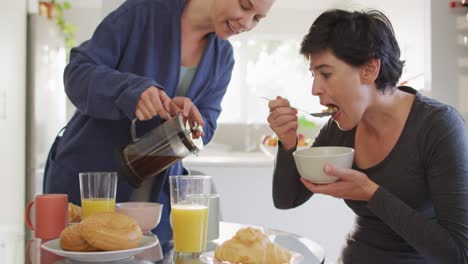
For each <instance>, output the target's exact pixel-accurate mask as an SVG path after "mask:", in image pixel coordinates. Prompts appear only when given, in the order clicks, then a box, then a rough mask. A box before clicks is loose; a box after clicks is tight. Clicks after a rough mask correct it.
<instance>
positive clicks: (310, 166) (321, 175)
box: [293, 146, 354, 184]
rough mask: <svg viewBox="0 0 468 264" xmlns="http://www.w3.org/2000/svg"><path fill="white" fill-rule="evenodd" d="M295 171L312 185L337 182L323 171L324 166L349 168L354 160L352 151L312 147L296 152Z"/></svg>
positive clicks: (338, 148) (329, 147) (342, 148)
mask: <svg viewBox="0 0 468 264" xmlns="http://www.w3.org/2000/svg"><path fill="white" fill-rule="evenodd" d="M293 156H294V161H295V163H296V167H297V170H298V171H299V174H300V175H301V177H303V178H305V179H307V180H308V181H310V182H312V183H317V184H326V183H332V182H335V181H337V180H338V177H334V176H328V175H327V174H325V172H324V171H323V168H324V166H325V165H326V164H330V165H334V166H336V167H339V168H351V166H352V165H353V160H354V149H352V148H348V147H331V146H326V147H312V148H308V149H301V150H296V151H294V153H293Z"/></svg>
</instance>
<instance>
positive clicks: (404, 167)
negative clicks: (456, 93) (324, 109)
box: [268, 10, 468, 264]
mask: <svg viewBox="0 0 468 264" xmlns="http://www.w3.org/2000/svg"><path fill="white" fill-rule="evenodd" d="M301 54H303V55H305V56H306V58H307V59H308V60H309V62H310V71H311V72H312V75H313V76H314V81H313V85H312V94H313V95H314V96H318V97H319V98H320V103H321V104H322V105H324V106H334V107H336V108H337V109H338V111H337V112H336V113H335V114H334V115H333V117H332V118H331V119H330V120H329V122H328V123H327V124H326V125H325V126H324V127H323V128H322V129H321V131H320V132H319V134H318V136H317V137H316V138H315V141H314V144H313V147H317V146H345V147H350V148H354V150H355V157H354V164H353V167H352V169H342V168H337V167H334V166H331V165H326V166H325V167H324V171H325V172H326V173H327V174H328V175H331V176H336V177H339V178H340V179H339V180H338V181H337V182H335V183H330V184H323V185H322V184H313V183H311V182H309V181H307V180H305V179H303V178H301V177H300V175H299V173H298V171H297V169H296V167H295V164H294V159H293V156H292V153H293V152H294V151H295V149H296V142H297V139H296V130H297V117H296V111H295V110H294V109H292V108H291V107H290V105H289V103H288V101H287V100H285V99H283V98H281V97H278V98H277V99H276V100H273V101H271V102H270V103H269V107H270V111H271V113H270V115H269V117H268V122H269V123H270V126H271V128H272V129H273V130H274V131H275V132H276V134H277V135H278V137H279V139H280V147H279V151H278V156H277V161H276V168H275V171H274V176H273V177H274V178H273V199H274V203H275V206H276V207H278V208H281V209H288V208H293V207H297V206H300V205H301V204H303V203H304V202H306V201H307V200H308V199H309V198H310V197H311V196H312V195H313V194H314V193H321V194H325V195H330V196H333V197H336V198H340V199H344V201H345V202H346V204H347V205H348V206H349V207H350V208H351V209H352V210H353V211H354V213H355V214H356V221H355V225H354V229H353V230H352V231H351V232H350V233H349V234H348V235H347V236H346V243H345V245H344V247H343V250H342V252H341V257H340V259H339V261H338V263H360V264H373V263H381V264H383V263H388V264H398V263H402V264H403V263H405V264H410V263H411V264H416V263H418V264H419V263H421V264H423V263H438V264H448V263H454V264H455V263H457V264H462V263H468V141H467V136H466V131H465V124H464V121H463V119H462V118H461V116H460V114H459V113H458V112H457V111H456V110H455V109H454V108H453V107H450V106H448V105H445V104H443V103H441V102H438V101H436V100H434V99H431V98H428V97H425V96H423V95H422V94H420V93H418V92H417V91H416V90H415V89H413V88H411V87H406V86H401V87H397V86H396V85H397V82H398V80H399V78H400V76H401V72H402V69H403V62H402V61H400V49H399V47H398V43H397V41H396V39H395V36H394V33H393V28H392V26H391V23H390V21H388V19H387V18H386V17H385V16H384V15H383V14H382V13H380V12H378V11H369V12H347V11H343V10H330V11H327V12H325V13H323V14H322V15H320V16H319V17H318V18H317V20H315V22H314V23H313V25H312V27H311V28H310V30H309V33H308V34H307V35H306V36H305V37H304V40H303V42H302V47H301ZM452 88H453V87H452ZM325 228H326V227H325Z"/></svg>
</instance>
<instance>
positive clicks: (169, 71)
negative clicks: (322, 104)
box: [44, 0, 274, 242]
mask: <svg viewBox="0 0 468 264" xmlns="http://www.w3.org/2000/svg"><path fill="white" fill-rule="evenodd" d="M273 2H274V0H129V1H126V2H125V3H123V4H122V5H121V6H120V7H119V8H118V9H116V10H115V11H114V12H112V13H111V14H110V15H109V16H107V17H106V18H105V19H104V20H103V21H102V22H101V23H100V25H99V26H98V27H97V28H96V31H95V32H94V34H93V36H92V38H91V39H90V40H88V41H85V42H84V43H83V44H81V45H80V46H79V47H76V48H74V49H73V50H72V51H71V55H70V63H69V64H68V65H67V67H66V68H65V72H64V82H65V90H66V93H67V95H68V97H69V98H70V100H71V102H72V103H73V104H74V105H75V107H76V108H77V111H76V112H75V114H74V116H73V117H72V118H71V120H70V121H69V123H68V124H67V126H66V129H65V131H64V133H63V136H62V137H58V138H57V140H56V141H55V142H54V144H53V146H52V148H51V150H50V153H49V157H48V162H47V166H46V172H45V176H44V192H45V193H67V194H68V197H69V200H70V202H73V203H76V204H80V191H79V180H78V173H79V172H86V171H117V168H118V166H119V164H118V161H117V159H115V153H114V152H115V150H116V149H117V148H119V147H122V146H125V145H127V144H129V143H130V142H131V135H130V122H131V120H133V119H134V118H138V119H139V120H140V121H143V122H141V123H140V124H139V126H138V134H139V135H141V134H144V133H145V132H147V131H149V130H151V129H153V128H154V127H157V126H158V125H159V124H161V122H163V121H164V119H167V118H168V117H169V115H170V114H174V109H176V110H180V111H182V110H183V113H184V116H185V117H186V118H188V119H189V120H190V121H192V122H197V123H198V124H200V125H203V126H204V134H201V133H198V134H196V135H195V136H196V137H199V136H202V137H203V142H204V144H207V143H208V142H209V141H210V140H211V138H212V137H213V134H214V131H215V129H216V120H217V118H218V116H219V114H220V112H221V106H220V105H221V100H222V98H223V96H224V94H225V92H226V88H227V86H228V83H229V81H230V78H231V72H232V69H233V66H234V59H233V51H232V46H231V44H230V43H229V42H228V41H227V40H226V39H227V38H229V37H231V36H233V35H237V34H239V33H241V32H244V31H248V30H251V29H252V28H254V27H255V26H256V25H257V24H258V23H259V21H260V20H261V19H262V18H264V17H265V16H266V14H267V12H268V11H269V9H270V8H271V6H272V4H273ZM171 109H172V110H173V111H171ZM184 172H185V173H186V171H185V170H184V169H183V167H182V164H181V163H180V162H179V163H176V164H175V165H173V166H171V167H170V168H168V169H167V170H166V171H165V172H164V173H162V174H161V175H158V176H156V177H155V178H154V179H153V180H151V181H149V182H144V183H143V186H142V187H141V188H143V189H135V188H133V187H131V186H130V185H129V184H128V182H126V181H123V180H122V179H123V178H120V180H119V183H118V187H117V202H124V201H129V200H140V201H141V200H146V201H148V200H149V201H152V202H160V203H162V204H164V211H163V215H162V219H161V222H160V224H159V225H158V227H157V228H156V229H155V230H153V232H154V233H156V234H157V235H158V237H159V239H160V240H161V241H162V242H164V241H167V240H170V239H171V238H172V230H171V228H170V225H169V212H170V204H169V195H168V193H169V192H168V181H167V178H168V176H169V175H176V174H183V173H184Z"/></svg>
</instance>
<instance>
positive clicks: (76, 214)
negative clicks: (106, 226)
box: [68, 203, 81, 223]
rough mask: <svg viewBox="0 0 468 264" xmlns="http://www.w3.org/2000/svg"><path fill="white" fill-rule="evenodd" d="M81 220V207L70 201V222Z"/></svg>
mask: <svg viewBox="0 0 468 264" xmlns="http://www.w3.org/2000/svg"><path fill="white" fill-rule="evenodd" d="M80 221H81V207H79V206H78V205H75V204H72V203H68V222H69V223H72V222H80Z"/></svg>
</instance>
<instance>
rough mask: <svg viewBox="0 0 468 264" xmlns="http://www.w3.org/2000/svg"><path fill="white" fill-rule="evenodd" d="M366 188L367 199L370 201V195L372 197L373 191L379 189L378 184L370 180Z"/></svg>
mask: <svg viewBox="0 0 468 264" xmlns="http://www.w3.org/2000/svg"><path fill="white" fill-rule="evenodd" d="M366 189H367V191H366V192H367V195H366V196H367V201H370V199H372V197H374V194H375V192H376V191H377V189H379V185H378V184H376V183H375V182H373V181H371V182H370V184H369V186H368V187H367V188H366Z"/></svg>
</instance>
